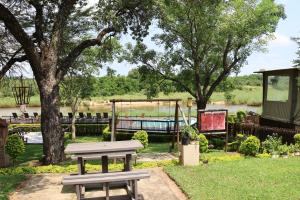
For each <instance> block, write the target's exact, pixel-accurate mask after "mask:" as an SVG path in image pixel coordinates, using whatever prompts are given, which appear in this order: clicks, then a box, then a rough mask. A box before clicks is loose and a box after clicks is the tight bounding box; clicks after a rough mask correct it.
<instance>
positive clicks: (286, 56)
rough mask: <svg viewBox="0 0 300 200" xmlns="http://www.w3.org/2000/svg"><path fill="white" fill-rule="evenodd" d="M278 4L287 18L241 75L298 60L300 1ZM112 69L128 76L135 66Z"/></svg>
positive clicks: (281, 0)
mask: <svg viewBox="0 0 300 200" xmlns="http://www.w3.org/2000/svg"><path fill="white" fill-rule="evenodd" d="M276 2H277V3H280V4H283V5H284V7H285V13H286V16H287V17H286V18H285V19H284V20H280V22H279V24H278V26H277V30H276V32H275V39H274V40H272V41H270V42H269V43H268V45H267V47H266V49H267V51H266V52H256V53H253V54H252V55H251V56H250V57H249V58H248V60H247V64H245V65H244V67H243V68H242V69H241V72H240V74H239V75H248V74H252V73H253V72H255V71H259V70H260V69H265V70H270V69H281V68H288V67H292V66H293V60H294V59H295V58H296V50H297V44H296V43H295V42H294V41H292V40H291V37H300V11H299V8H300V1H299V0H276ZM156 31H158V30H157V29H155V28H153V27H151V28H150V33H149V35H150V36H151V35H153V34H154V33H155V32H156ZM150 36H148V37H147V38H145V40H144V42H145V43H146V44H147V45H148V46H149V48H154V49H155V48H157V47H155V45H154V44H153V42H151V39H150V38H151V37H150ZM130 41H131V39H130V36H127V35H126V36H122V38H121V43H123V44H124V43H127V42H130ZM110 67H111V68H113V69H115V70H117V73H118V74H121V75H126V74H127V73H128V71H130V70H131V69H133V68H134V67H136V66H134V65H130V64H128V63H126V62H123V63H112V64H111V65H110ZM105 73H106V69H102V70H101V72H100V75H101V76H103V75H105Z"/></svg>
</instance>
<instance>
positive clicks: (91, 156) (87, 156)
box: [71, 152, 137, 160]
mask: <svg viewBox="0 0 300 200" xmlns="http://www.w3.org/2000/svg"><path fill="white" fill-rule="evenodd" d="M129 153H130V154H131V155H132V157H136V156H137V155H136V153H135V152H129ZM103 155H104V154H103ZM103 155H102V154H77V155H73V156H71V159H72V160H77V159H78V157H81V158H82V160H99V159H101V157H102V156H103ZM125 156H126V153H124V154H120V153H111V154H110V155H108V158H109V159H113V158H125Z"/></svg>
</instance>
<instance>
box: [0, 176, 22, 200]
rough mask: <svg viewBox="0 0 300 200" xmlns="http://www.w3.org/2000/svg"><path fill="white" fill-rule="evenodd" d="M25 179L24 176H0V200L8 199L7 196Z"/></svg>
mask: <svg viewBox="0 0 300 200" xmlns="http://www.w3.org/2000/svg"><path fill="white" fill-rule="evenodd" d="M25 179H26V176H25V175H12V176H8V175H0V200H6V199H8V194H9V193H10V192H12V191H14V190H15V189H16V187H17V186H18V185H19V184H20V183H21V182H22V181H24V180H25Z"/></svg>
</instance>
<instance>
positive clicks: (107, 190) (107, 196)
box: [105, 183, 109, 200]
mask: <svg viewBox="0 0 300 200" xmlns="http://www.w3.org/2000/svg"><path fill="white" fill-rule="evenodd" d="M105 200H109V184H108V183H105Z"/></svg>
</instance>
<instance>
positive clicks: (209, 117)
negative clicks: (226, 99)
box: [198, 110, 227, 132]
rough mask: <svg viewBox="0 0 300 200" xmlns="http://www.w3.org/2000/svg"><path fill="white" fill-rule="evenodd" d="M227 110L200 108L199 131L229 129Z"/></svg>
mask: <svg viewBox="0 0 300 200" xmlns="http://www.w3.org/2000/svg"><path fill="white" fill-rule="evenodd" d="M226 118H227V110H199V111H198V130H199V132H225V131H227V124H226Z"/></svg>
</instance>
